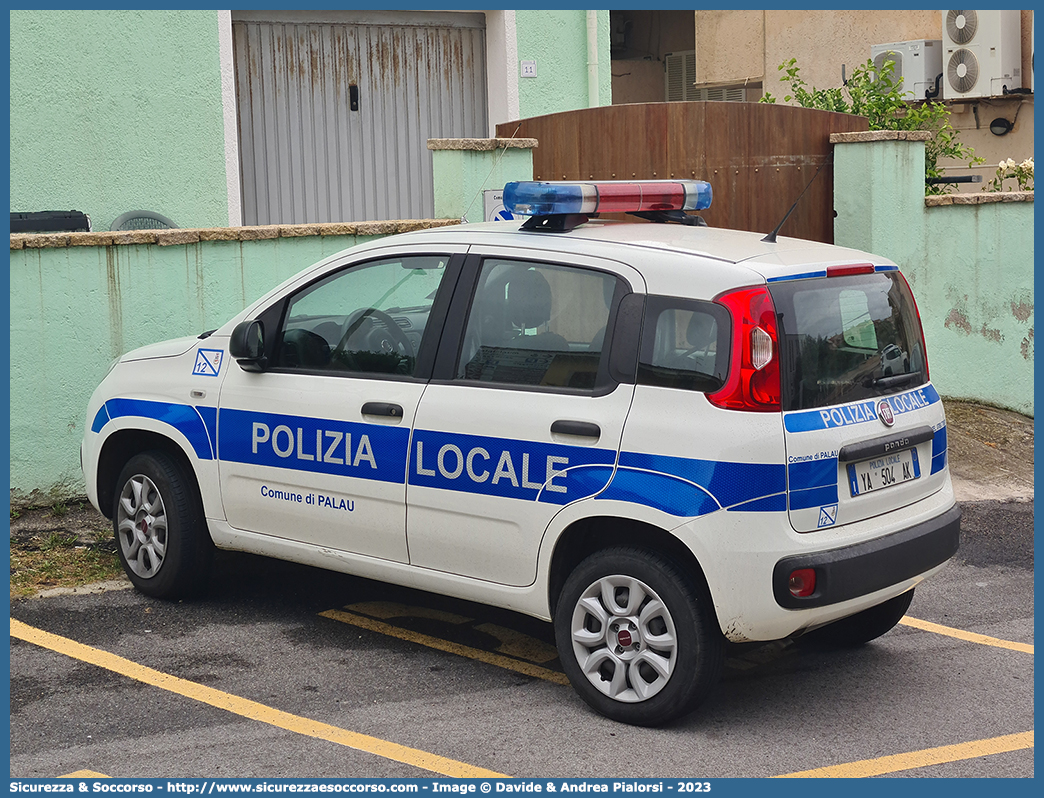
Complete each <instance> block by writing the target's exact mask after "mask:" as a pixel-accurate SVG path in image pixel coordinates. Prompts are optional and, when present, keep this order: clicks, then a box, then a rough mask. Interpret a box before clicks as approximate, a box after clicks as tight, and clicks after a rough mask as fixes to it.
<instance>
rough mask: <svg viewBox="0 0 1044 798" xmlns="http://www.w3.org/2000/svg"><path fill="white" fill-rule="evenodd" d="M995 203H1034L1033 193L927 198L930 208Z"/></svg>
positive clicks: (993, 193) (1020, 192)
mask: <svg viewBox="0 0 1044 798" xmlns="http://www.w3.org/2000/svg"><path fill="white" fill-rule="evenodd" d="M995 202H1033V192H1032V191H982V192H978V193H976V194H971V193H968V194H939V195H936V196H934V197H925V198H924V204H925V206H926V207H928V208H938V207H941V206H944V205H991V204H993V203H995Z"/></svg>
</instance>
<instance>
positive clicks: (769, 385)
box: [707, 285, 780, 412]
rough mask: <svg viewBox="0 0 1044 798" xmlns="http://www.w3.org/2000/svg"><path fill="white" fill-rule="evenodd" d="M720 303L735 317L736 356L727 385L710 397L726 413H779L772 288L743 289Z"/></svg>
mask: <svg viewBox="0 0 1044 798" xmlns="http://www.w3.org/2000/svg"><path fill="white" fill-rule="evenodd" d="M716 301H717V302H718V303H719V304H722V305H724V306H725V307H726V308H728V310H729V313H730V314H731V316H732V354H731V357H730V361H731V362H730V363H729V376H728V379H727V380H726V382H725V385H723V386H722V387H721V389H720V390H718V391H716V392H715V393H712V394H708V396H707V398H708V399H709V400H710V402H711V403H712V404H714V405H717V406H718V407H722V408H725V409H726V410H753V411H759V412H772V411H775V412H778V411H779V410H780V399H779V397H780V379H779V332H778V328H777V327H776V309H775V307H774V306H773V304H772V297H771V296H770V295H769V292H768V288H767V287H765V286H763V285H760V286H755V287H753V288H742V289H740V290H739V291H732V292H730V293H727V294H722V295H721V296H719V297H718V298H717V300H716Z"/></svg>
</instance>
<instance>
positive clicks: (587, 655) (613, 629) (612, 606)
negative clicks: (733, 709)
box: [555, 547, 725, 726]
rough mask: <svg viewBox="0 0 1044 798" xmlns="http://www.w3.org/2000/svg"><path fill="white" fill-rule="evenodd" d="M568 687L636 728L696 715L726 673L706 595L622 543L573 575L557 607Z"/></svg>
mask: <svg viewBox="0 0 1044 798" xmlns="http://www.w3.org/2000/svg"><path fill="white" fill-rule="evenodd" d="M555 639H556V642H557V644H558V651H559V655H560V657H561V660H562V666H563V668H564V669H565V672H566V675H567V676H568V677H569V681H570V682H571V683H572V685H573V687H574V689H575V690H576V691H577V693H579V694H580V697H581V698H583V699H584V701H586V702H587V703H588V704H589V705H590V706H591V707H592V708H594V709H595V710H596V711H598V712H600V713H601V714H603V715H605V716H606V717H609V718H612V719H613V720H618V721H621V722H623V723H631V724H635V725H638V726H658V725H661V724H664V723H667V722H668V721H670V720H673V719H675V718H677V717H680V716H681V715H684V714H686V713H688V712H690V711H691V710H693V709H695V707H696V705H697V704H699V703H700V702H701V701H702V700H703V699H705V698H706V697H707V695H708V693H709V692H710V690H711V689H712V688H713V687H714V685H715V684H716V683H717V681H718V679H719V678H720V676H721V669H722V663H723V659H724V648H725V647H724V638H723V637H722V634H721V631H720V630H719V629H718V625H717V621H716V620H715V618H714V613H713V610H712V609H711V607H710V597H709V596H708V595H707V593H706V591H705V590H700V589H698V588H697V586H696V585H695V584H694V583H693V582H692V580H690V579H689V578H688V577H686V575H685V574H684V572H683V571H682V570H681V569H680V568H679V567H678V566H677V565H675V563H673V562H672V561H670V560H668V559H666V558H665V557H663V556H662V555H660V554H658V553H656V552H652V551H646V550H643V549H638V548H631V547H620V548H612V549H606V550H604V551H600V552H596V553H595V554H592V555H591V556H590V557H588V558H587V559H586V560H584V561H583V562H581V563H580V565H578V566H577V568H576V569H575V570H574V571H573V573H572V574H570V576H569V578H568V579H567V580H566V583H565V585H564V586H563V588H562V592H561V595H560V596H559V601H558V606H557V608H556V611H555Z"/></svg>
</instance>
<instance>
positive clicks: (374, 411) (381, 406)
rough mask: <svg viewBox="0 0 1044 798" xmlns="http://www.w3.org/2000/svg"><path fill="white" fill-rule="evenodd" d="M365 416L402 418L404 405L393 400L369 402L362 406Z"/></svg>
mask: <svg viewBox="0 0 1044 798" xmlns="http://www.w3.org/2000/svg"><path fill="white" fill-rule="evenodd" d="M362 412H363V415H364V416H391V417H392V418H402V405H397V404H394V403H393V402H367V403H366V404H364V405H363V406H362Z"/></svg>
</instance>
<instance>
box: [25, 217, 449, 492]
mask: <svg viewBox="0 0 1044 798" xmlns="http://www.w3.org/2000/svg"><path fill="white" fill-rule="evenodd" d="M452 223H454V220H427V221H415V222H362V223H358V224H324V225H278V226H277V225H272V226H270V227H240V228H218V229H204V230H171V231H165V232H155V231H153V232H145V231H142V232H133V233H72V234H62V235H52V236H43V235H22V236H11V271H10V284H11V338H10V346H11V348H10V357H11V382H10V413H11V438H10V442H11V501H12V503H14V504H24V503H26V502H27V501H48V500H53V498H54V497H62V498H65V497H69V496H82V495H83V492H84V489H83V477H82V475H81V473H80V461H79V451H80V440H81V439H82V437H83V426H84V413H85V412H86V407H87V400H88V399H89V398H90V395H91V392H92V391H93V390H94V388H95V387H96V386H97V384H98V383H99V382H100V381H101V379H102V377H104V376H105V373H106V370H107V369H108V367H109V364H110V363H111V362H112V360H113V359H115V358H116V357H118V356H119V355H120V354H122V353H123V352H126V351H128V350H130V349H134V348H136V347H138V346H142V345H144V344H148V343H154V342H156V341H162V340H165V339H168V338H176V337H179V336H184V335H198V334H199V333H201V332H203V331H205V330H210V329H214V328H216V327H218V326H220V325H221V324H223V323H224V322H226V321H227V320H228V319H230V318H231V317H232V316H234V315H235V314H236V313H238V312H239V311H240V310H242V309H243V308H244V307H245V306H246V305H247V304H249V303H250V302H252V301H253V300H255V299H257V298H258V297H260V296H261V295H262V294H264V293H266V292H267V291H269V290H270V289H272V288H274V287H275V286H277V285H278V284H279V283H281V282H282V281H283V280H285V279H287V278H288V277H291V276H293V275H294V274H296V273H297V272H299V271H300V270H301V269H303V268H305V267H306V266H308V265H310V264H312V263H315V262H316V261H319V260H321V259H323V258H325V257H327V256H329V255H332V254H334V253H336V252H339V251H340V250H343V249H346V248H348V247H351V246H355V245H356V244H360V243H363V242H365V241H370V240H373V239H374V238H380V237H382V236H385V235H389V234H392V233H398V232H405V231H406V230H411V229H420V228H424V227H431V226H435V225H443V224H452Z"/></svg>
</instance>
